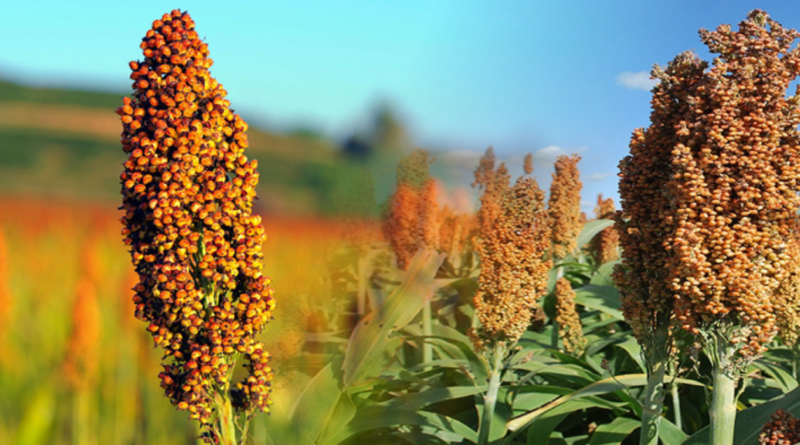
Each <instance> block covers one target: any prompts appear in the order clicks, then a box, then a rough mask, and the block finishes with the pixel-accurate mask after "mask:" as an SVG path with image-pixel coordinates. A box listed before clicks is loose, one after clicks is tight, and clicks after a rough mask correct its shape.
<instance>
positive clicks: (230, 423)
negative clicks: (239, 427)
mask: <svg viewBox="0 0 800 445" xmlns="http://www.w3.org/2000/svg"><path fill="white" fill-rule="evenodd" d="M214 401H215V402H216V405H217V410H218V413H217V414H218V415H219V433H220V445H236V422H234V419H233V407H232V406H231V400H230V398H228V397H227V395H225V396H223V395H220V394H219V393H216V394H215V396H214Z"/></svg>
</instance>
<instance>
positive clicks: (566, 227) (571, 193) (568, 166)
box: [547, 155, 583, 259]
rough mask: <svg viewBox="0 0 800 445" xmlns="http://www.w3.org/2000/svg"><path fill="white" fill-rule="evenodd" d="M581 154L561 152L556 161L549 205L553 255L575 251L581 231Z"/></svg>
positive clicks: (560, 256) (562, 256)
mask: <svg viewBox="0 0 800 445" xmlns="http://www.w3.org/2000/svg"><path fill="white" fill-rule="evenodd" d="M580 160H581V157H580V156H578V155H572V156H559V157H558V159H557V160H556V164H555V172H554V173H553V182H552V183H551V184H550V199H549V200H548V202H547V208H548V212H549V215H550V230H551V234H552V237H553V241H552V242H553V258H556V259H560V258H564V257H566V256H567V255H569V254H571V253H573V252H575V249H577V247H578V235H579V234H580V233H581V228H582V227H581V223H580V221H581V187H582V186H583V184H581V181H580V179H579V178H580V172H579V171H578V161H580Z"/></svg>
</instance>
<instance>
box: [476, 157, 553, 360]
mask: <svg viewBox="0 0 800 445" xmlns="http://www.w3.org/2000/svg"><path fill="white" fill-rule="evenodd" d="M493 158H494V156H493V153H492V152H491V151H488V150H487V153H486V155H485V156H484V159H482V160H481V165H480V166H479V168H478V170H477V171H476V181H477V182H478V183H479V184H481V185H483V186H484V193H483V196H482V197H481V210H480V212H481V239H480V241H479V243H478V245H477V249H476V250H477V252H478V255H479V256H480V260H481V272H480V277H479V287H478V291H477V293H476V295H475V298H474V303H475V315H476V317H477V318H478V320H479V321H480V327H479V328H478V329H477V330H473V331H471V332H470V337H471V338H472V341H473V343H474V345H475V348H476V349H477V350H483V349H484V348H489V349H493V348H494V347H495V346H498V345H502V346H505V347H511V346H512V345H514V344H515V343H516V342H517V341H518V340H519V338H520V337H521V336H522V334H523V333H524V332H525V330H526V329H527V328H528V326H529V325H530V323H531V318H532V317H533V313H534V311H535V310H536V308H537V300H538V299H539V298H540V297H541V296H542V295H543V294H544V293H545V292H546V289H547V273H548V271H549V270H550V266H551V262H550V261H549V260H548V261H545V260H543V258H544V255H545V254H546V252H547V249H548V247H549V242H550V233H549V229H548V227H547V212H546V211H545V208H544V192H543V191H542V190H540V189H539V186H538V184H537V183H536V181H535V180H534V179H533V178H530V177H521V178H519V179H518V180H517V182H516V183H515V184H514V186H513V187H509V184H508V181H509V179H508V173H507V170H506V168H505V166H504V165H502V164H501V165H500V166H499V167H498V168H497V170H495V169H494V167H493V164H494V159H493ZM489 160H491V162H489ZM490 221H491V223H490Z"/></svg>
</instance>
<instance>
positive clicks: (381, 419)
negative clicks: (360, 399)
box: [328, 407, 478, 444]
mask: <svg viewBox="0 0 800 445" xmlns="http://www.w3.org/2000/svg"><path fill="white" fill-rule="evenodd" d="M398 425H418V426H421V427H423V428H425V427H431V428H434V429H435V430H440V431H445V432H447V433H449V434H454V435H457V436H458V437H461V438H463V439H465V440H467V441H470V442H473V443H474V442H477V441H478V433H476V432H475V431H474V430H473V429H472V428H470V427H468V426H466V425H464V424H463V423H462V422H460V421H458V420H456V419H454V418H452V417H448V416H445V415H442V414H436V413H430V412H427V411H404V410H399V409H396V408H394V409H392V408H384V407H370V408H365V409H362V410H359V412H358V413H357V414H356V417H355V418H354V419H353V420H352V421H351V422H350V424H349V425H348V426H347V429H346V430H341V431H340V432H339V434H338V435H336V436H335V437H331V438H329V442H328V443H331V444H333V443H342V442H344V441H345V440H346V439H347V438H349V437H352V436H353V435H355V434H359V433H363V432H366V431H369V430H373V429H377V428H387V427H393V426H398Z"/></svg>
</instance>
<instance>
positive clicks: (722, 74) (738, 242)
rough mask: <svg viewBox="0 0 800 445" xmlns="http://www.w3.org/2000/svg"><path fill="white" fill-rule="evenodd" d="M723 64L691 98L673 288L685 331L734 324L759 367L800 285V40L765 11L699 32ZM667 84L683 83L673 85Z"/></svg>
mask: <svg viewBox="0 0 800 445" xmlns="http://www.w3.org/2000/svg"><path fill="white" fill-rule="evenodd" d="M700 35H701V38H702V40H703V42H704V43H705V44H706V45H707V46H708V47H709V50H710V51H711V52H712V53H717V54H719V56H718V57H717V58H716V59H715V60H714V64H713V66H712V67H711V68H710V69H708V70H707V71H705V72H699V71H693V72H692V73H690V74H691V75H693V76H697V77H698V79H697V80H696V81H694V80H692V81H691V82H689V84H690V87H689V88H688V89H687V90H686V91H685V93H684V94H683V95H682V96H681V97H680V99H679V100H680V101H681V102H683V103H685V104H686V108H685V110H683V111H684V112H683V113H680V114H679V117H678V119H679V121H678V122H677V126H676V127H675V129H676V130H677V134H676V136H677V140H676V141H675V142H676V143H675V144H674V145H673V146H672V147H671V148H670V154H671V159H670V172H671V173H672V176H671V178H670V180H669V181H668V182H667V184H666V192H667V193H668V195H669V196H671V202H670V204H671V205H673V206H674V208H675V209H677V210H676V211H674V212H673V214H672V216H673V218H674V221H675V230H674V232H670V236H669V238H668V239H667V240H665V244H664V245H665V246H667V247H668V248H669V249H670V251H671V252H670V253H671V255H670V259H669V261H668V264H667V270H669V271H670V274H669V277H668V278H667V281H668V282H669V285H670V291H671V292H672V293H674V295H675V297H676V301H675V309H676V315H677V318H678V320H679V321H680V322H681V324H682V325H683V326H684V328H685V329H687V330H689V331H692V332H697V330H698V329H700V328H701V327H702V326H704V325H708V324H711V323H714V322H716V321H719V320H722V319H726V320H730V321H732V322H733V324H734V325H735V326H739V327H741V328H742V331H741V332H742V334H741V336H740V339H738V340H739V341H741V343H742V344H741V345H740V352H741V353H742V354H743V355H744V356H746V357H747V356H753V355H755V354H758V353H760V352H763V350H764V349H765V347H764V345H765V344H766V343H768V342H769V341H770V340H772V338H773V336H774V335H775V334H776V331H777V327H776V320H775V318H776V317H775V314H776V313H778V312H779V311H781V310H783V308H781V307H778V306H777V305H776V302H775V301H774V299H773V298H774V294H775V291H776V289H777V288H778V287H779V286H780V285H781V283H782V282H783V281H784V280H785V279H787V278H788V277H789V275H790V273H789V269H788V267H787V266H789V263H790V261H791V258H790V256H789V254H788V252H787V243H789V242H790V241H791V239H792V237H793V236H794V235H793V234H794V232H795V230H796V224H795V220H796V214H797V212H798V209H800V197H798V195H797V187H798V178H800V134H798V129H797V127H798V124H800V108H798V103H800V98H798V97H797V96H792V97H788V98H787V89H788V88H789V85H790V83H791V82H792V81H793V80H794V79H795V78H796V77H797V76H798V74H800V49H798V48H794V49H791V46H792V41H793V40H794V39H796V38H797V37H798V36H800V34H798V33H797V31H794V30H785V29H784V28H783V27H782V26H781V25H780V24H778V23H777V22H774V21H773V20H771V19H769V17H768V16H767V14H766V13H764V12H763V11H758V10H755V11H752V12H751V13H750V14H749V15H748V18H747V20H745V21H743V22H741V23H740V24H739V30H738V31H735V32H734V31H731V28H730V26H729V25H722V26H720V27H718V28H717V30H716V31H713V32H709V31H705V30H702V31H701V32H700ZM666 79H667V81H668V82H681V83H684V82H685V81H684V80H680V79H672V78H670V77H669V76H667V77H666Z"/></svg>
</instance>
